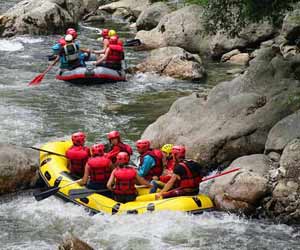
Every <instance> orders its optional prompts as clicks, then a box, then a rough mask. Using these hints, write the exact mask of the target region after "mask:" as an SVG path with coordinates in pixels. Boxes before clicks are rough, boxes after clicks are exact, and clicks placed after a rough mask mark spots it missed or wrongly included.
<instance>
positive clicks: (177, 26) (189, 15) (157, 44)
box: [136, 5, 209, 53]
mask: <svg viewBox="0 0 300 250" xmlns="http://www.w3.org/2000/svg"><path fill="white" fill-rule="evenodd" d="M202 14H203V9H202V8H201V7H200V6H199V5H189V6H186V7H184V8H182V9H179V10H177V11H174V12H171V13H170V14H168V15H166V16H164V17H163V18H162V19H161V20H160V22H159V24H158V25H157V27H156V28H154V29H152V30H151V31H139V32H138V33H137V35H136V38H138V39H140V40H141V41H142V42H143V44H144V47H145V48H146V49H155V48H161V47H166V46H177V47H181V48H183V49H185V50H186V51H189V52H191V53H200V52H203V53H206V52H208V48H209V46H208V37H207V35H206V33H205V29H204V24H203V20H202Z"/></svg>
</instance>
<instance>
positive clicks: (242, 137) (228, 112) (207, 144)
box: [142, 48, 300, 165]
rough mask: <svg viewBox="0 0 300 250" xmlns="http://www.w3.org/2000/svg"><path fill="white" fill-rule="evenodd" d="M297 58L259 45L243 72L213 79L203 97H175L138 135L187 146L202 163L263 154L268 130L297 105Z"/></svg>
mask: <svg viewBox="0 0 300 250" xmlns="http://www.w3.org/2000/svg"><path fill="white" fill-rule="evenodd" d="M299 62H300V60H299V59H297V58H296V57H295V58H294V59H293V60H286V59H283V58H282V56H281V55H279V54H277V53H274V51H273V50H272V49H271V48H266V49H261V50H260V51H259V52H258V53H257V56H256V58H254V59H253V60H251V61H250V66H249V67H248V68H247V70H246V72H245V73H244V74H243V75H240V76H238V77H237V78H235V79H233V80H232V81H230V82H222V83H220V84H218V85H217V86H216V87H214V88H213V89H212V90H211V92H210V94H209V95H208V98H207V100H204V99H201V98H198V97H197V95H194V94H193V95H190V96H187V97H183V98H180V99H178V100H177V101H176V102H175V103H173V105H172V106H171V108H170V110H169V112H168V113H166V114H165V115H163V116H161V117H159V118H158V119H157V120H156V122H155V123H153V124H151V125H150V126H148V127H147V129H146V130H145V131H144V133H143V135H142V137H143V138H148V139H150V140H151V142H152V145H153V146H154V147H159V146H162V145H164V144H165V143H175V144H183V145H186V147H187V156H188V157H190V158H193V159H195V160H198V161H200V162H202V163H204V164H207V165H219V164H228V163H230V162H231V161H232V160H234V159H236V158H238V157H240V156H243V155H249V154H256V153H263V152H264V148H265V143H266V140H267V136H268V133H269V131H270V129H271V128H272V127H273V126H274V124H276V123H277V122H278V121H280V120H281V119H283V118H284V117H286V116H287V115H289V114H291V113H293V112H294V110H297V109H298V108H299V98H298V95H297V94H296V93H298V91H300V84H299V80H297V76H296V75H295V74H294V72H295V71H296V70H297V68H298V67H299ZM170 121H172V122H170Z"/></svg>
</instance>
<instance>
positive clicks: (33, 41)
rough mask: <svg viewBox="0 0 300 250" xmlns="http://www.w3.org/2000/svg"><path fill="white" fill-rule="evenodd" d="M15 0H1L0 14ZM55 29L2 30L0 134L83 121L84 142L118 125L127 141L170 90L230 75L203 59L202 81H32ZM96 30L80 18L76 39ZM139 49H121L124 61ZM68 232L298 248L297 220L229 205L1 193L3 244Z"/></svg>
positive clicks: (34, 132)
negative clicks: (231, 209) (126, 210)
mask: <svg viewBox="0 0 300 250" xmlns="http://www.w3.org/2000/svg"><path fill="white" fill-rule="evenodd" d="M15 2H17V0H15V1H3V0H0V13H1V12H3V11H4V10H6V9H7V8H8V7H10V6H12V5H13V3H15ZM106 25H107V26H108V27H114V28H116V29H117V30H118V31H119V34H120V36H121V37H123V38H130V37H133V36H134V34H133V33H132V32H131V31H130V30H129V28H128V27H127V26H126V25H124V24H120V23H115V22H113V23H107V24H106ZM100 28H101V27H100ZM58 38H59V36H38V37H37V36H36V37H30V36H18V37H15V38H10V39H0V114H1V119H0V131H1V133H0V142H1V143H11V144H18V145H21V146H29V145H40V144H43V143H46V142H48V141H53V140H57V139H66V138H69V136H70V135H71V134H72V132H74V131H77V130H79V129H80V130H83V131H85V132H86V133H87V135H88V144H89V145H90V144H91V143H93V142H95V141H103V142H104V141H105V135H106V133H107V132H109V131H110V130H112V129H118V130H120V131H121V133H122V135H123V138H124V141H125V142H128V143H130V144H131V145H132V144H133V142H134V140H136V139H138V138H139V137H140V135H141V133H142V131H143V130H144V129H145V127H146V126H147V125H148V124H150V123H151V122H153V121H154V120H155V119H156V118H157V117H158V116H159V115H161V114H163V113H165V112H166V111H167V110H168V109H169V107H170V105H171V103H172V102H173V101H174V100H175V99H176V98H178V97H180V96H184V95H187V94H189V93H191V92H193V91H197V92H203V91H207V90H208V89H209V88H211V87H212V86H213V85H215V83H216V82H218V81H219V80H221V79H225V78H226V75H225V73H224V72H225V71H226V69H227V68H226V67H223V66H220V65H215V64H213V63H209V64H208V65H207V68H208V71H209V77H208V79H207V81H206V82H203V83H201V84H195V83H191V82H183V81H175V80H174V79H171V78H168V77H159V76H157V75H153V74H137V75H134V76H129V78H128V81H127V82H125V83H124V82H122V83H115V84H103V85H93V86H89V85H80V86H76V85H72V84H68V83H64V82H59V81H56V80H55V79H54V78H55V70H53V71H51V72H50V73H49V74H48V75H47V76H46V77H45V79H44V80H43V82H42V83H41V85H40V86H37V87H28V86H27V85H28V83H29V82H30V80H31V79H33V78H34V77H35V76H36V75H37V74H38V73H39V72H42V71H43V70H44V69H45V68H46V67H47V61H46V55H48V54H50V53H51V51H50V49H49V48H50V47H51V46H52V44H53V43H54V42H55V41H56V40H57V39H58ZM96 38H97V35H96V34H95V31H94V30H93V27H90V26H86V25H81V28H80V36H79V39H80V41H81V45H82V47H93V48H97V47H98V46H99V44H98V42H97V41H96ZM145 55H146V53H145V52H136V51H134V50H133V49H127V51H126V58H127V64H128V65H129V66H130V65H134V64H136V63H137V62H139V61H141V60H142V59H143V58H144V57H145ZM70 233H72V234H74V235H76V236H78V237H79V238H81V239H83V240H85V241H87V242H88V243H90V244H91V245H92V246H93V247H95V249H128V250H129V249H136V250H138V249H203V250H206V249H207V250H213V249H258V250H260V249H268V250H269V249H272V250H273V249H286V250H292V249H300V247H299V240H300V233H299V230H298V229H297V228H294V227H291V226H286V225H280V224H279V225H276V224H273V223H270V222H268V221H265V220H248V219H245V218H241V217H238V216H236V215H229V214H226V213H217V212H214V213H205V214H202V215H197V216H193V215H187V214H184V213H179V212H178V213H174V212H163V213H156V214H145V215H140V216H134V215H124V216H107V215H96V216H90V215H89V214H88V212H87V211H86V210H85V209H84V208H82V207H78V206H75V205H74V204H70V203H65V202H63V201H61V200H59V199H57V198H55V197H50V198H48V199H46V200H44V201H41V202H36V201H35V200H34V199H33V197H32V194H31V193H30V192H27V193H21V194H18V195H14V196H5V197H2V198H1V199H0V249H7V250H10V249H22V250H25V249H30V250H34V249H40V250H42V249H45V250H46V249H47V250H48V249H56V248H57V246H58V244H59V242H60V241H61V240H62V238H63V237H64V236H66V235H67V234H70Z"/></svg>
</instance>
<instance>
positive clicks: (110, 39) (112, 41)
mask: <svg viewBox="0 0 300 250" xmlns="http://www.w3.org/2000/svg"><path fill="white" fill-rule="evenodd" d="M118 40H119V38H118V37H117V36H112V37H111V38H109V43H110V44H118Z"/></svg>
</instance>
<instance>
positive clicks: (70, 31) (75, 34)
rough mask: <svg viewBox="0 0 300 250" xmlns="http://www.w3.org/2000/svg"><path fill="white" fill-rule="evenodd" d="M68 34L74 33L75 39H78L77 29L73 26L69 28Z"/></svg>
mask: <svg viewBox="0 0 300 250" xmlns="http://www.w3.org/2000/svg"><path fill="white" fill-rule="evenodd" d="M66 35H72V36H73V39H76V38H77V36H78V35H77V32H76V30H75V29H73V28H69V29H67V32H66Z"/></svg>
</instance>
